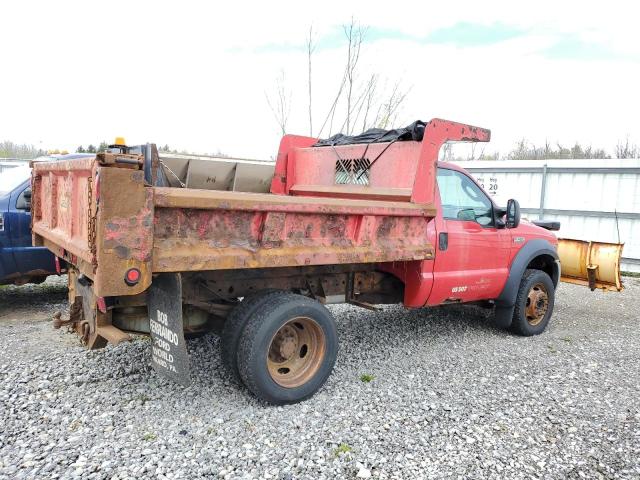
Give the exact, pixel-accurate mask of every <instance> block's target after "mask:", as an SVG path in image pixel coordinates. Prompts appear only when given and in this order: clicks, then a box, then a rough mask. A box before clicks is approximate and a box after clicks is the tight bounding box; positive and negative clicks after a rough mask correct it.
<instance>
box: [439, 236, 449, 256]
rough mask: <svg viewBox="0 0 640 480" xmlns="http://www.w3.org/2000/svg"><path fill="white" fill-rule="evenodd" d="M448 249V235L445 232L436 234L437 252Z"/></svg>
mask: <svg viewBox="0 0 640 480" xmlns="http://www.w3.org/2000/svg"><path fill="white" fill-rule="evenodd" d="M448 247H449V234H448V233H447V232H440V233H439V234H438V250H442V251H443V252H444V251H445V250H446V249H447V248H448Z"/></svg>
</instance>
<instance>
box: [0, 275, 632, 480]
mask: <svg viewBox="0 0 640 480" xmlns="http://www.w3.org/2000/svg"><path fill="white" fill-rule="evenodd" d="M626 284H627V289H626V290H625V291H624V292H623V293H621V294H613V293H608V294H605V293H601V292H593V293H591V292H589V291H588V290H587V289H585V288H582V287H576V286H572V285H565V284H563V285H561V287H560V288H559V291H558V293H557V297H558V301H557V303H556V313H555V316H554V318H553V319H552V323H551V325H550V327H549V329H548V330H547V332H546V333H544V334H543V335H540V336H538V337H534V338H520V337H514V336H511V335H509V334H507V333H504V332H502V331H500V330H497V329H495V328H494V327H493V326H492V324H491V321H490V319H489V318H488V317H487V315H486V314H485V312H483V311H482V310H480V309H476V308H473V307H460V306H457V307H452V308H450V309H433V310H422V311H406V310H404V309H402V308H401V307H396V306H393V307H387V308H385V309H384V310H383V311H381V312H370V311H366V310H361V309H357V308H352V307H349V306H338V307H332V308H331V310H332V311H333V313H334V314H335V315H336V317H337V319H338V328H339V334H340V337H341V350H340V355H339V357H338V362H337V366H336V369H335V370H334V373H333V375H332V377H331V378H330V379H329V381H328V383H327V385H326V386H325V387H324V388H323V389H322V390H321V391H320V392H319V393H318V394H316V395H315V396H314V397H313V398H312V399H310V400H308V401H306V402H304V403H302V404H298V405H292V406H287V407H270V406H265V405H262V404H260V403H259V402H258V401H256V400H255V399H254V398H253V397H251V396H250V395H249V394H248V393H247V392H246V391H245V390H244V389H242V388H239V387H238V386H237V385H235V384H234V383H233V381H232V380H231V379H230V378H229V377H228V375H227V374H226V373H225V371H224V370H223V367H222V365H221V362H220V360H219V350H220V345H219V341H218V338H217V337H215V336H213V335H210V336H206V337H203V338H199V339H195V340H191V341H190V342H189V348H190V352H191V360H192V368H193V373H194V375H193V376H194V384H193V386H191V387H189V388H187V389H183V388H182V387H179V386H177V385H174V384H170V383H167V382H165V381H164V380H163V379H161V378H159V377H157V376H156V374H155V373H154V372H153V371H152V369H151V368H150V366H149V344H148V341H147V340H146V339H144V338H138V339H136V340H135V341H133V342H131V343H127V344H124V345H120V346H118V347H115V348H112V347H108V348H107V349H105V350H102V351H97V352H88V351H85V350H83V349H82V348H81V347H80V346H79V344H78V342H77V340H76V339H75V337H74V336H73V335H70V334H67V333H64V332H61V331H54V330H53V329H52V327H51V324H50V322H49V321H48V318H49V317H50V315H51V314H52V313H53V311H55V310H56V309H59V308H60V305H64V299H65V292H64V286H63V285H62V284H61V283H60V280H57V281H53V282H51V281H49V282H47V283H45V284H43V285H41V286H35V287H34V286H29V287H20V288H16V287H4V288H0V350H1V351H2V357H1V360H0V365H1V370H0V377H1V381H2V383H1V387H0V403H1V411H0V416H1V419H0V421H1V422H2V427H1V432H0V477H1V478H11V479H17V478H78V477H79V478H202V477H205V478H206V477H214V478H215V477H223V478H273V479H298V478H309V479H319V478H327V479H331V478H368V477H372V478H402V479H404V478H509V479H515V478H640V399H639V397H638V387H639V385H640V378H639V377H640V335H639V334H638V317H639V314H638V309H637V306H636V303H635V302H633V300H636V299H638V298H639V297H640V280H639V279H626ZM363 374H367V375H371V376H373V380H371V381H370V382H368V383H367V382H364V381H362V380H361V376H362V375H363Z"/></svg>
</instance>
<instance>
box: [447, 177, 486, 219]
mask: <svg viewBox="0 0 640 480" xmlns="http://www.w3.org/2000/svg"><path fill="white" fill-rule="evenodd" d="M437 180H438V189H439V190H440V202H441V203H442V216H443V217H444V218H447V219H450V220H463V221H471V222H477V223H479V224H480V225H482V226H490V225H493V205H492V203H491V200H489V198H488V197H487V195H486V194H485V193H484V192H483V191H482V189H481V188H480V187H478V186H477V185H476V184H475V183H474V182H473V181H472V180H471V179H470V178H469V177H467V176H466V175H464V174H463V173H460V172H457V171H455V170H448V169H446V168H438V175H437Z"/></svg>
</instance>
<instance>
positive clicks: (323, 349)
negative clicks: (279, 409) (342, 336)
mask: <svg viewBox="0 0 640 480" xmlns="http://www.w3.org/2000/svg"><path fill="white" fill-rule="evenodd" d="M300 322H303V325H305V326H304V328H303V327H302V326H301V324H300ZM305 322H308V323H305ZM292 325H295V328H294V327H292ZM287 328H289V329H290V330H294V331H295V330H296V329H298V330H299V332H298V333H296V338H297V339H298V342H296V343H295V345H296V346H295V347H294V350H292V351H293V352H294V353H293V354H292V355H291V358H293V357H296V356H297V358H294V359H293V361H296V360H300V359H302V360H300V362H302V363H303V364H304V363H305V362H306V363H307V365H312V367H308V368H307V367H302V368H301V370H299V372H298V376H295V375H296V373H295V368H292V373H291V375H294V376H293V377H291V378H293V379H294V381H295V380H297V381H299V382H301V383H300V384H297V385H293V386H283V384H282V382H283V378H284V377H286V376H287V375H289V374H288V373H285V374H284V375H283V376H282V377H280V376H278V377H274V376H272V373H271V372H270V370H269V366H271V367H272V368H273V366H274V363H273V362H272V358H273V357H272V356H271V355H272V354H273V351H274V345H276V341H277V339H278V338H279V337H278V336H276V334H278V335H280V334H281V332H283V331H285V330H286V329H287ZM311 331H313V332H315V334H317V336H315V337H314V336H313V335H311V336H309V337H306V338H307V339H308V338H316V339H318V340H319V341H317V342H316V341H311V342H308V341H307V343H309V345H307V344H306V343H305V344H303V345H300V343H301V342H300V341H299V340H300V339H301V338H304V336H305V335H310V332H311ZM305 332H307V333H305ZM298 334H299V335H300V336H299V337H298ZM305 341H306V340H305ZM307 348H308V350H307ZM277 351H280V350H277ZM307 351H309V353H308V354H307ZM303 352H304V353H303ZM282 355H285V354H284V353H283V354H282ZM306 355H308V358H306V357H305V356H306ZM337 356H338V334H337V331H336V325H335V322H334V320H333V316H332V315H331V313H329V311H328V310H327V309H326V308H325V307H324V306H323V305H321V304H320V303H318V302H317V301H315V300H312V299H310V298H307V297H303V296H302V295H294V294H290V293H283V294H276V295H274V296H271V297H270V298H269V299H268V300H267V301H266V302H264V303H262V304H261V306H260V309H259V311H257V312H256V313H255V314H254V315H253V316H252V317H251V318H250V319H249V322H248V323H247V325H246V326H245V328H244V330H243V332H242V336H241V338H240V346H239V348H238V369H239V371H240V377H241V378H242V381H243V382H244V384H245V385H246V386H247V388H249V390H251V391H252V392H253V393H254V394H255V395H256V396H257V397H258V398H260V399H262V400H264V401H265V402H268V403H271V404H274V405H284V404H290V403H296V402H300V401H302V400H305V399H307V398H309V397H311V396H312V395H313V394H314V393H315V392H317V391H318V390H319V389H320V388H321V387H322V386H323V385H324V383H325V382H326V380H327V378H329V375H330V374H331V371H332V370H333V366H334V365H335V361H336V358H337ZM303 357H304V358H303ZM283 361H285V362H287V361H289V360H284V359H283ZM275 365H276V366H277V365H279V364H277V363H275ZM280 370H287V371H288V370H289V369H288V368H285V369H278V370H277V372H278V373H280ZM275 378H278V381H276V379H275ZM286 381H288V379H287V380H286Z"/></svg>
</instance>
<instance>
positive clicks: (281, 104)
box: [264, 70, 291, 135]
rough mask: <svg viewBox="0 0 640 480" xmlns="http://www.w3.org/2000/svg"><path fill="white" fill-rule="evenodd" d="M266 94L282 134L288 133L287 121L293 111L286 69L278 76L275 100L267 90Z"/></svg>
mask: <svg viewBox="0 0 640 480" xmlns="http://www.w3.org/2000/svg"><path fill="white" fill-rule="evenodd" d="M264 96H265V97H266V99H267V104H269V108H270V109H271V113H273V117H274V118H275V120H276V122H277V123H278V126H279V127H280V131H281V132H282V135H284V134H286V133H287V122H288V121H289V114H290V113H291V90H288V89H287V87H286V81H285V75H284V70H280V75H278V77H277V78H276V88H275V98H274V99H273V100H272V99H270V98H269V95H268V94H267V92H265V94H264Z"/></svg>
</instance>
